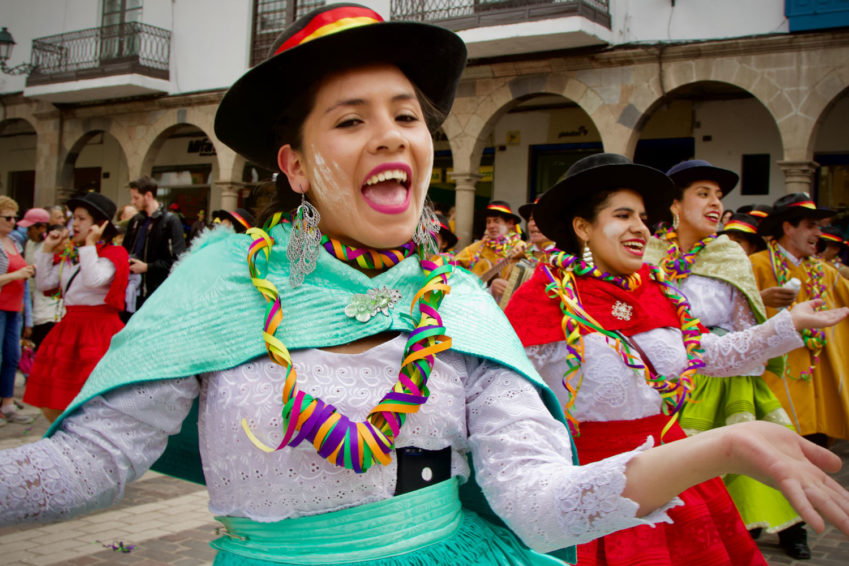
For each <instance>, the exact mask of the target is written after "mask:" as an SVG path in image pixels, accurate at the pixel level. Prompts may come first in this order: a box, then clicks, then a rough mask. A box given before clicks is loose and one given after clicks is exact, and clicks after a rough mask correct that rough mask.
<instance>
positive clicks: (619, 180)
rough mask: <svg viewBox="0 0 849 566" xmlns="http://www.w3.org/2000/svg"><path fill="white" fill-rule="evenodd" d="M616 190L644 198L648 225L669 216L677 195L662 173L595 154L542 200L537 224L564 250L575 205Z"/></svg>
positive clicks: (575, 166)
mask: <svg viewBox="0 0 849 566" xmlns="http://www.w3.org/2000/svg"><path fill="white" fill-rule="evenodd" d="M615 189H631V190H633V191H636V192H637V193H639V194H640V196H642V197H643V203H644V204H645V207H646V214H647V215H648V225H649V226H651V225H652V224H653V223H654V222H657V221H658V220H660V219H662V218H665V217H666V216H668V215H669V205H670V204H672V199H673V198H674V196H675V184H674V183H673V182H672V179H670V178H669V177H667V176H666V174H664V173H663V171H659V170H657V169H655V168H654V167H649V166H648V165H638V164H636V163H633V162H632V161H631V160H630V159H628V158H627V157H625V156H624V155H619V154H617V153H596V154H593V155H590V156H588V157H584V158H583V159H579V160H578V161H576V162H575V163H574V164H573V165H572V166H571V167H570V168H569V170H568V171H566V173H565V174H564V175H563V176H562V177H560V179H559V180H558V181H557V183H555V184H554V186H553V187H551V188H550V189H549V190H547V191H546V192H545V193H544V194H543V195H542V196H541V197H540V198H539V201H538V202H537V205H536V207H535V208H534V221H535V222H536V224H537V227H538V228H539V230H540V232H542V233H543V234H545V235H546V236H548V237H549V238H552V239H553V240H554V241H555V243H556V244H557V247H558V248H562V247H563V246H564V244H565V243H566V242H568V241H570V239H571V235H572V233H573V232H572V222H571V219H572V217H573V216H574V214H570V213H571V212H572V211H573V210H574V208H575V207H576V205H577V204H578V203H579V202H581V201H583V200H584V199H586V198H587V195H588V194H590V193H592V192H595V191H603V190H615Z"/></svg>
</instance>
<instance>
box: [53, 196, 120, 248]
mask: <svg viewBox="0 0 849 566" xmlns="http://www.w3.org/2000/svg"><path fill="white" fill-rule="evenodd" d="M65 204H66V206H67V207H68V209H70V210H74V209H75V208H77V207H83V208H84V209H86V210H87V211H88V212H89V214H91V216H92V218H94V220H95V222H97V223H98V224H100V223H101V222H103V221H104V220H106V221H107V222H108V223H109V224H107V226H106V228H105V230H104V232H103V234H104V237H105V238H106V239H109V240H111V239H112V237H114V236H115V234H117V233H118V228H117V227H116V226H115V224H114V223H113V222H112V218H114V217H115V212H116V211H117V210H118V207H117V206H115V203H114V202H112V199H110V198H109V197H107V196H106V195H102V194H100V193H95V192H89V193H85V194H83V195H80V196H77V197H72V198H70V199H68V202H67V203H65Z"/></svg>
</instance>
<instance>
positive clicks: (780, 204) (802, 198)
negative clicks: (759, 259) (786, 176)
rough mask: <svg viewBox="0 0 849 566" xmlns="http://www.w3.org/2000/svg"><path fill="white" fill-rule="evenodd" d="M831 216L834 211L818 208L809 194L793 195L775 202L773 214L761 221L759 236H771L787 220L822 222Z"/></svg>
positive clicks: (785, 196)
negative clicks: (808, 219)
mask: <svg viewBox="0 0 849 566" xmlns="http://www.w3.org/2000/svg"><path fill="white" fill-rule="evenodd" d="M829 216H834V211H833V210H827V209H824V208H817V205H816V204H814V201H812V200H811V197H810V195H808V193H791V194H789V195H784V196H783V197H781V198H780V199H778V200H777V201H775V204H774V205H773V206H772V212H770V213H769V215H767V217H766V218H764V219H763V220H761V224H760V226H758V234H760V235H761V236H771V235H772V234H773V232H775V230H776V229H777V228H778V226H780V225H781V223H782V222H784V221H785V220H790V221H792V220H796V219H797V218H813V219H814V220H820V219H822V218H828V217H829Z"/></svg>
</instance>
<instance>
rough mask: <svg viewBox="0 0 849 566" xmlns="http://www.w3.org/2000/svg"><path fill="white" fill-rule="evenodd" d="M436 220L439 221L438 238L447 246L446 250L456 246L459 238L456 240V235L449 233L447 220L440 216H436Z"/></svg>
mask: <svg viewBox="0 0 849 566" xmlns="http://www.w3.org/2000/svg"><path fill="white" fill-rule="evenodd" d="M436 219H437V220H438V221H439V237H440V238H442V241H443V242H445V243H447V244H448V249H449V250H450V249H451V248H453V247H454V246H456V245H457V240H458V239H459V238H457V234H455V233H454V232H452V231H451V226H450V224H449V223H448V219H447V218H445V217H444V216H443V215H441V214H437V215H436Z"/></svg>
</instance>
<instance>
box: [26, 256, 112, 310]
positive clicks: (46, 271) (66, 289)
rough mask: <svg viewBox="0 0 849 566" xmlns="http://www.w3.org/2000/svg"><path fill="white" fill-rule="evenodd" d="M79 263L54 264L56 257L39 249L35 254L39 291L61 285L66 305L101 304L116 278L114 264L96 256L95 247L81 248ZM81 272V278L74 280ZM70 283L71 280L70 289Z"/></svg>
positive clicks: (36, 278) (36, 279) (36, 281)
mask: <svg viewBox="0 0 849 566" xmlns="http://www.w3.org/2000/svg"><path fill="white" fill-rule="evenodd" d="M78 249H79V254H80V262H79V264H77V265H70V264H68V263H67V262H64V261H63V262H60V263H56V264H54V263H53V254H52V253H45V252H44V251H43V250H41V249H39V250H38V251H37V252H36V253H35V285H36V288H37V289H38V290H39V291H48V290H50V289H55V288H57V287H59V286H60V285H61V287H62V297H63V299H64V302H65V304H66V305H102V304H103V301H104V300H105V299H106V295H107V293H109V287H110V286H111V285H112V279H114V278H115V265H114V264H113V263H112V262H111V261H109V260H108V259H106V258H105V257H99V256H98V255H97V248H96V247H95V246H80V247H79V248H78ZM77 271H79V275H78V276H76V277H74V279H73V281H72V280H71V277H73V276H74V274H75V273H77ZM68 281H71V284H70V286H69V285H68Z"/></svg>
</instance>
